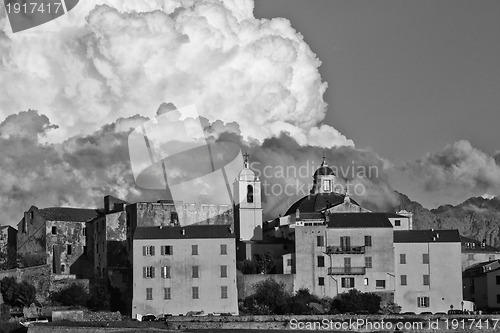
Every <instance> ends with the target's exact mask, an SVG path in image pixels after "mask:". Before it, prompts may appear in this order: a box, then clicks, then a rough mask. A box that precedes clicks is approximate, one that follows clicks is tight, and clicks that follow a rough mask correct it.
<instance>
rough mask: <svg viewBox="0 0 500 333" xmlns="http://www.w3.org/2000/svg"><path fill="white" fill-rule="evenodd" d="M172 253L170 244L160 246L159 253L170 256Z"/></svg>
mask: <svg viewBox="0 0 500 333" xmlns="http://www.w3.org/2000/svg"><path fill="white" fill-rule="evenodd" d="M172 254H174V247H173V246H172V245H162V246H161V255H162V256H171V255H172Z"/></svg>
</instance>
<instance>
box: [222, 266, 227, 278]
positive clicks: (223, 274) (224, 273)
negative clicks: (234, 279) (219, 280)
mask: <svg viewBox="0 0 500 333" xmlns="http://www.w3.org/2000/svg"><path fill="white" fill-rule="evenodd" d="M220 277H223V278H225V277H227V266H226V265H222V266H220Z"/></svg>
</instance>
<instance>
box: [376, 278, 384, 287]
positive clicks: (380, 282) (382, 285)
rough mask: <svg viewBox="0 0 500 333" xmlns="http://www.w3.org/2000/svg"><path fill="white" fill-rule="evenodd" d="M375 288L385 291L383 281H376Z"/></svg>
mask: <svg viewBox="0 0 500 333" xmlns="http://www.w3.org/2000/svg"><path fill="white" fill-rule="evenodd" d="M375 288H377V289H385V280H376V281H375Z"/></svg>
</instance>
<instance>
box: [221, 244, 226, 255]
mask: <svg viewBox="0 0 500 333" xmlns="http://www.w3.org/2000/svg"><path fill="white" fill-rule="evenodd" d="M220 254H222V255H226V254H227V245H226V244H221V245H220Z"/></svg>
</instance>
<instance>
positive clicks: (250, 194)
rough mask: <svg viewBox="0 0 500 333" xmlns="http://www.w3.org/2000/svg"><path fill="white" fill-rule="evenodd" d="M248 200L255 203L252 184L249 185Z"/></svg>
mask: <svg viewBox="0 0 500 333" xmlns="http://www.w3.org/2000/svg"><path fill="white" fill-rule="evenodd" d="M247 202H248V203H253V186H252V185H248V186H247Z"/></svg>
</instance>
